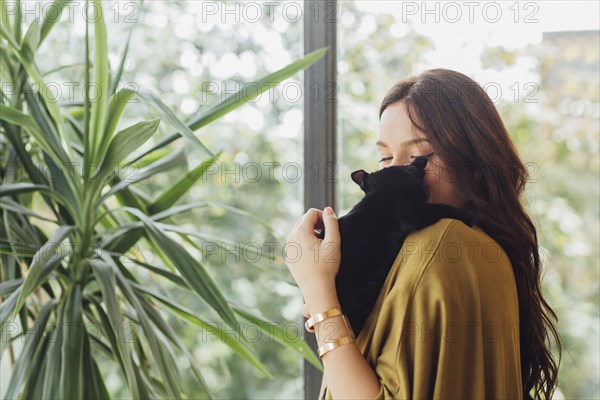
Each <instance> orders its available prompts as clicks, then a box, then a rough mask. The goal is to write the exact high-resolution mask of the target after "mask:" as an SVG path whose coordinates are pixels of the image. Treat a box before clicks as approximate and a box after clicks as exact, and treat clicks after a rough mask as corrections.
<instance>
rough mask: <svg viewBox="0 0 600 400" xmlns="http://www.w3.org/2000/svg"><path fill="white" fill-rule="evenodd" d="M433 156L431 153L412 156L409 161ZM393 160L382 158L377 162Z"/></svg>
mask: <svg viewBox="0 0 600 400" xmlns="http://www.w3.org/2000/svg"><path fill="white" fill-rule="evenodd" d="M434 154H435V153H434V152H431V153H429V154H423V155H413V156H410V159H411V160H413V159H415V158H417V157H425V158H429V157H431V156H432V155H434ZM393 158H394V157H383V158H382V159H381V160H379V162H384V161H389V160H392V159H393Z"/></svg>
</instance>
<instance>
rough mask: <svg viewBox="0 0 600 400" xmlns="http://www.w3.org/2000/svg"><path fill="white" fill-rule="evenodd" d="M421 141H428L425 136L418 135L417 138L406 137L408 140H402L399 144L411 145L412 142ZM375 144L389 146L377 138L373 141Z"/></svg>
mask: <svg viewBox="0 0 600 400" xmlns="http://www.w3.org/2000/svg"><path fill="white" fill-rule="evenodd" d="M421 142H429V139H427V138H426V137H418V138H413V139H408V140H405V141H404V142H402V143H400V145H401V146H411V145H413V144H417V143H421ZM375 146H377V147H388V148H389V146H388V145H387V144H385V143H383V142H382V141H381V140H378V141H377V143H375Z"/></svg>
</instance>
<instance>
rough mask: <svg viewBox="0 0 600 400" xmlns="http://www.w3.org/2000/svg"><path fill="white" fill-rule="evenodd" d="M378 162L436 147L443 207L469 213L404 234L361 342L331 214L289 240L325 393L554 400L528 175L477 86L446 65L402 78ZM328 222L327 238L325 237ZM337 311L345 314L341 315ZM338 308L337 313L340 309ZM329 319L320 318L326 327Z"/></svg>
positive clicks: (391, 98) (388, 101) (304, 222)
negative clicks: (347, 312)
mask: <svg viewBox="0 0 600 400" xmlns="http://www.w3.org/2000/svg"><path fill="white" fill-rule="evenodd" d="M377 148H378V150H379V152H380V153H381V156H382V158H381V160H380V168H385V167H388V166H391V165H399V164H406V163H409V162H410V161H411V159H412V158H414V157H415V156H423V155H427V154H430V153H433V155H432V156H431V157H430V158H429V162H428V163H427V167H426V175H425V184H426V185H427V187H428V189H429V192H430V197H429V202H431V203H445V204H450V205H453V206H456V207H461V208H464V209H467V210H469V211H470V212H471V213H472V214H473V216H474V221H475V226H474V227H473V228H469V227H467V226H466V225H464V224H463V223H462V222H459V221H455V220H450V219H442V220H440V221H438V222H437V223H436V224H434V225H432V226H429V227H427V228H424V229H422V230H420V231H417V232H414V233H412V234H411V235H409V237H408V238H407V239H406V241H405V243H404V245H403V247H402V249H401V250H400V253H399V254H398V257H397V258H396V261H395V262H394V264H393V266H392V268H391V270H390V272H389V274H388V276H387V280H386V282H385V284H384V286H383V288H382V290H381V292H380V294H379V298H378V300H377V303H376V304H375V306H374V309H373V310H372V312H371V315H370V316H369V319H368V320H367V322H366V324H365V326H364V327H363V329H362V331H361V332H360V334H359V336H358V338H356V340H354V338H353V337H352V333H351V332H350V331H349V329H348V328H347V324H346V320H345V317H344V316H343V310H341V313H342V314H341V315H338V314H340V313H339V310H338V309H339V306H340V305H339V301H338V299H337V295H336V289H335V276H336V274H337V272H338V270H339V262H340V245H341V241H340V235H339V229H338V224H337V219H336V216H335V214H334V213H333V210H331V208H329V207H327V208H325V210H324V211H323V212H322V211H320V210H317V209H310V210H308V211H307V212H306V214H305V215H304V216H303V217H301V218H300V219H299V220H298V222H297V223H296V226H295V227H294V229H293V230H292V232H291V233H290V235H289V236H288V242H294V243H295V244H296V245H297V246H299V247H300V249H301V250H302V251H301V252H300V256H299V257H297V258H296V259H295V260H293V261H291V260H288V262H287V263H288V267H289V269H290V271H291V273H292V275H293V277H294V279H295V280H296V282H297V284H298V286H299V287H300V289H301V291H302V294H303V297H304V300H305V303H306V304H305V308H304V311H303V313H304V315H305V316H306V317H307V318H308V317H313V319H315V318H316V321H313V320H312V319H311V320H309V325H310V326H312V327H314V329H315V332H316V335H317V341H318V345H319V346H320V350H319V353H320V355H321V357H322V361H323V365H324V371H325V373H324V379H323V387H322V393H323V389H324V388H326V396H327V398H339V399H349V398H360V399H366V398H385V399H388V398H390V399H391V398H419V399H421V398H423V399H425V398H456V399H458V398H461V399H462V398H532V397H533V398H540V397H545V398H550V397H551V396H552V394H553V392H554V390H555V388H556V384H557V373H558V365H559V362H557V361H556V360H555V359H554V358H553V356H552V354H551V352H550V349H549V346H550V345H549V340H550V337H554V339H555V340H556V344H557V346H558V350H559V352H560V344H561V343H560V338H559V337H558V333H557V331H556V329H555V327H554V321H556V319H557V318H556V315H555V313H554V312H553V311H552V309H551V308H550V307H549V305H548V304H547V303H546V301H545V300H544V298H543V296H542V292H541V288H540V285H541V282H540V281H541V264H540V257H539V252H538V242H537V236H536V229H535V227H534V225H533V223H532V221H531V218H530V217H529V216H528V214H527V212H526V211H525V209H524V207H523V205H522V204H521V201H520V196H521V194H522V192H523V189H524V187H525V183H526V180H527V171H526V169H525V166H524V165H523V163H522V162H521V160H520V159H519V156H518V155H517V152H516V150H515V148H514V146H513V144H512V142H511V139H510V136H509V134H508V132H507V130H506V128H505V127H504V124H503V122H502V120H501V118H500V115H499V114H498V112H497V110H496V109H495V107H494V105H493V103H492V102H491V100H490V99H489V97H488V96H487V94H486V93H485V91H484V90H483V89H482V88H481V87H479V86H478V85H477V84H476V82H474V81H473V80H471V79H470V78H468V77H467V76H465V75H463V74H461V73H458V72H455V71H450V70H444V69H435V70H429V71H426V72H424V73H422V74H420V75H418V76H415V77H411V78H408V79H406V80H404V81H401V82H400V83H398V84H396V85H395V86H394V87H393V88H392V89H391V90H390V91H389V93H388V94H387V95H386V97H385V99H384V100H383V103H382V105H381V108H380V130H379V135H378V140H377ZM320 224H323V225H324V227H325V237H324V239H319V238H318V237H317V236H316V235H315V234H314V232H313V230H314V228H315V227H316V226H318V225H320ZM332 310H333V311H332ZM336 310H338V311H336ZM321 320H322V321H321Z"/></svg>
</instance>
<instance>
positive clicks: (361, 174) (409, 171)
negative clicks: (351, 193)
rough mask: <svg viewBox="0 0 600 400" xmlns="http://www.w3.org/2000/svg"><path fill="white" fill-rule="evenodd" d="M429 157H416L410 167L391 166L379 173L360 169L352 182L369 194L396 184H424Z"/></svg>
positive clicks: (354, 174) (353, 175) (355, 173)
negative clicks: (376, 189) (374, 190)
mask: <svg viewBox="0 0 600 400" xmlns="http://www.w3.org/2000/svg"><path fill="white" fill-rule="evenodd" d="M426 165H427V157H416V158H415V159H414V161H413V162H412V163H410V164H408V165H398V166H391V167H386V168H383V169H380V170H379V171H375V172H371V173H368V172H366V171H365V170H362V169H359V170H357V171H354V172H352V174H351V175H350V176H351V177H352V180H353V181H354V182H356V184H358V186H360V188H361V189H362V190H363V191H364V192H365V193H369V192H370V191H372V190H373V189H375V188H378V187H384V186H387V185H388V184H390V183H392V182H394V184H395V183H397V182H407V183H408V182H420V183H422V182H423V178H424V177H425V166H426Z"/></svg>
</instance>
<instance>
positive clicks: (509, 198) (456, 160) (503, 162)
mask: <svg viewBox="0 0 600 400" xmlns="http://www.w3.org/2000/svg"><path fill="white" fill-rule="evenodd" d="M398 101H402V102H405V104H406V106H407V110H408V115H409V117H410V120H411V121H412V123H413V125H414V126H415V127H416V128H418V129H420V130H421V131H423V133H424V134H425V135H426V136H427V137H428V139H429V140H430V142H431V145H432V146H433V149H434V151H435V152H436V154H437V155H438V156H439V157H440V158H441V160H443V161H444V163H445V165H446V166H447V167H449V168H450V169H452V170H453V171H454V172H455V173H458V174H459V175H456V176H460V177H461V178H465V179H455V180H454V182H455V184H456V185H457V186H456V187H457V189H458V192H459V193H461V194H462V196H464V198H465V199H466V200H467V206H466V207H465V208H466V209H468V210H469V211H471V212H472V213H473V217H474V222H475V224H476V225H477V226H479V227H480V228H481V229H482V230H484V231H485V232H486V233H487V234H489V235H490V236H491V237H492V238H493V239H494V240H496V242H498V243H499V244H500V246H502V248H503V249H504V251H506V253H507V254H508V256H509V258H510V261H511V263H512V268H513V270H514V273H515V279H516V284H517V293H518V297H519V320H520V321H519V330H520V348H521V376H522V382H523V396H524V398H526V399H531V398H541V397H545V398H547V399H549V398H551V397H552V394H553V393H554V391H555V389H556V386H557V380H558V368H559V365H560V353H561V350H562V345H561V339H560V336H559V334H558V331H557V330H556V327H555V323H556V322H557V321H558V318H557V316H556V314H555V313H554V311H553V310H552V308H551V307H550V306H549V305H548V303H547V302H546V300H544V297H543V295H542V291H541V272H542V266H541V263H540V254H539V250H538V240H537V233H536V228H535V226H534V225H533V222H532V220H531V218H530V217H529V215H528V214H527V212H526V210H525V208H524V207H523V205H522V203H521V194H522V192H523V190H524V189H525V184H526V182H527V180H528V178H529V175H528V171H527V168H526V167H525V165H523V162H522V161H521V159H520V158H519V156H518V154H517V151H516V149H515V147H514V145H513V143H512V141H511V138H510V135H509V133H508V131H507V130H506V127H505V126H504V123H503V122H502V119H501V118H500V114H499V113H498V111H497V110H496V107H494V104H493V103H492V101H491V100H490V98H489V97H488V95H487V93H486V92H485V91H484V90H483V89H482V88H481V87H480V86H479V85H478V84H477V83H476V82H475V81H473V80H472V79H471V78H469V77H467V76H466V75H463V74H461V73H459V72H456V71H451V70H447V69H433V70H428V71H425V72H423V73H421V74H419V75H417V76H413V77H410V78H407V79H405V80H403V81H401V82H399V83H397V84H396V85H394V86H393V87H392V88H391V89H390V91H389V92H388V93H387V95H386V96H385V98H384V100H383V102H382V104H381V107H380V110H379V117H380V118H381V114H382V113H383V111H384V110H385V109H386V108H387V107H388V106H389V105H390V104H393V103H396V102H398ZM550 335H552V336H553V337H554V340H555V343H556V345H557V347H558V352H559V359H558V361H557V360H555V359H554V357H553V355H552V353H551V351H550V345H551V343H550Z"/></svg>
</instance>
